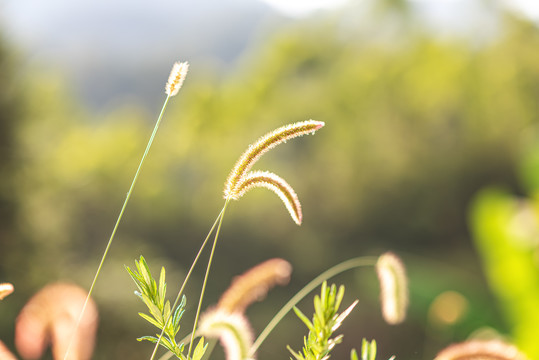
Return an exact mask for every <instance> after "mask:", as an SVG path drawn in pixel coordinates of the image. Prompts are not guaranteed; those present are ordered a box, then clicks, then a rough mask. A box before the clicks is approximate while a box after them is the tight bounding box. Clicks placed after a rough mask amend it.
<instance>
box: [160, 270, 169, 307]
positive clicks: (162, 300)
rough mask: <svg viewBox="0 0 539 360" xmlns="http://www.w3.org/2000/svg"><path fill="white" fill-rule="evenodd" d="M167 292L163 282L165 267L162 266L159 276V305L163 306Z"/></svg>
mask: <svg viewBox="0 0 539 360" xmlns="http://www.w3.org/2000/svg"><path fill="white" fill-rule="evenodd" d="M166 292H167V284H166V282H165V267H164V266H163V267H162V268H161V274H160V276H159V293H158V294H159V296H158V298H159V302H160V303H161V306H163V304H164V302H165V294H166Z"/></svg>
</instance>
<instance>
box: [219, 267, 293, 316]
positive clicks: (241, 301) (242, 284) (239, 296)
mask: <svg viewBox="0 0 539 360" xmlns="http://www.w3.org/2000/svg"><path fill="white" fill-rule="evenodd" d="M291 272H292V266H291V265H290V263H288V262H287V261H286V260H283V259H270V260H267V261H264V262H263V263H261V264H259V265H257V266H255V267H253V268H251V269H250V270H248V271H247V272H245V273H243V274H242V275H240V276H238V277H236V278H235V279H234V280H233V281H232V284H231V285H230V286H229V288H228V289H227V290H226V291H225V292H224V293H223V295H222V296H221V298H220V299H219V303H218V304H217V308H218V309H219V310H222V311H226V312H229V313H235V312H240V313H243V312H244V311H245V309H246V308H247V307H248V306H249V305H250V304H252V303H253V302H255V301H259V300H261V299H263V298H264V297H265V296H266V294H267V293H268V291H269V290H270V289H271V288H272V287H274V286H275V285H286V284H287V283H288V281H289V280H290V274H291Z"/></svg>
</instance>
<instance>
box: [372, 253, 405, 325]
mask: <svg viewBox="0 0 539 360" xmlns="http://www.w3.org/2000/svg"><path fill="white" fill-rule="evenodd" d="M376 272H377V274H378V279H379V281H380V302H381V304H382V315H383V317H384V320H385V321H386V322H387V323H388V324H391V325H396V324H399V323H401V322H403V321H404V319H405V318H406V309H407V308H408V297H409V296H408V279H407V278H406V270H405V268H404V265H403V263H402V261H401V260H400V259H399V258H398V257H397V255H395V254H393V253H391V252H387V253H385V254H382V255H381V256H380V257H379V258H378V261H377V262H376Z"/></svg>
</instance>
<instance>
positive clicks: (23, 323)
mask: <svg viewBox="0 0 539 360" xmlns="http://www.w3.org/2000/svg"><path fill="white" fill-rule="evenodd" d="M86 295H87V292H86V291H85V290H83V289H82V288H80V287H78V286H76V285H73V284H67V283H54V284H50V285H47V286H45V287H44V288H43V289H41V290H40V291H39V292H38V293H37V294H35V295H34V296H33V297H32V298H31V299H30V300H29V301H28V303H27V304H26V305H25V306H24V307H23V309H22V310H21V312H20V314H19V316H18V317H17V322H16V325H15V345H16V347H17V350H18V351H19V354H20V355H21V356H22V357H23V358H25V359H38V358H40V357H41V356H42V354H43V352H44V351H45V348H46V347H47V345H49V343H50V344H51V345H52V353H53V357H54V359H63V358H64V355H65V352H66V351H67V348H68V345H69V342H70V340H71V338H72V337H73V340H72V341H73V343H72V346H71V351H70V354H69V357H68V359H69V360H87V359H90V357H91V355H92V352H93V348H94V342H95V333H96V330H97V322H98V314H97V307H96V305H95V303H94V302H93V301H92V299H89V302H88V305H87V307H86V311H85V312H84V316H83V317H82V319H81V322H80V325H79V327H78V329H77V333H75V334H73V330H74V328H75V324H76V322H77V320H78V317H79V314H80V312H81V310H82V307H83V305H84V302H85V300H86Z"/></svg>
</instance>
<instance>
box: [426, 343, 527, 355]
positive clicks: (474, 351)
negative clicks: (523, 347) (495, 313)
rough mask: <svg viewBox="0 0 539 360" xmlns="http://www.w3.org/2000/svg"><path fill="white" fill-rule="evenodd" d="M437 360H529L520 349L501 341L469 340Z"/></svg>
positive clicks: (455, 345) (457, 345)
mask: <svg viewBox="0 0 539 360" xmlns="http://www.w3.org/2000/svg"><path fill="white" fill-rule="evenodd" d="M435 360H528V358H527V357H526V356H525V355H524V354H522V353H521V352H520V351H519V350H518V348H517V347H516V346H514V345H511V344H508V343H506V342H503V341H501V340H497V339H496V340H469V341H465V342H462V343H458V344H453V345H450V346H448V347H446V348H445V349H443V350H442V351H440V352H439V353H438V355H436V358H435Z"/></svg>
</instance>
